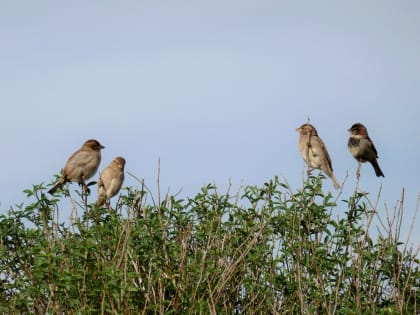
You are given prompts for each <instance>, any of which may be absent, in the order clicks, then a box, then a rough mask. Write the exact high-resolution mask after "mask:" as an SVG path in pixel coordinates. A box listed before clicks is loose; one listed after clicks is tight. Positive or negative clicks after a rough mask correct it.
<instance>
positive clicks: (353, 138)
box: [347, 123, 385, 179]
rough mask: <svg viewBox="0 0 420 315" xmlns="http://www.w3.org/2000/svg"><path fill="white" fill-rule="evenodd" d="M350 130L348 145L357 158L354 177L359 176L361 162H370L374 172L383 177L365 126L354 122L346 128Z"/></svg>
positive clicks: (376, 154) (376, 153)
mask: <svg viewBox="0 0 420 315" xmlns="http://www.w3.org/2000/svg"><path fill="white" fill-rule="evenodd" d="M348 131H349V132H350V138H349V142H348V144H347V145H348V147H349V150H350V153H351V155H353V157H354V158H355V159H356V160H357V162H358V166H357V171H356V177H357V179H359V177H360V167H361V164H362V163H365V162H367V161H368V162H370V164H372V166H373V168H374V170H375V174H376V176H377V177H379V176H382V177H385V175H384V173H382V170H381V168H380V167H379V164H378V161H377V160H376V159H377V158H378V152H377V151H376V148H375V146H374V144H373V142H372V140H370V138H369V136H368V132H367V129H366V127H365V126H363V125H362V124H361V123H355V124H354V125H353V126H351V128H350V129H349V130H348Z"/></svg>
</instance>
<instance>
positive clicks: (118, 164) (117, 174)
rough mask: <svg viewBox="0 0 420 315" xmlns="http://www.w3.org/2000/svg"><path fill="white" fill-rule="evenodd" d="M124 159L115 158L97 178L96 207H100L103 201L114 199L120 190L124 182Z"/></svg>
mask: <svg viewBox="0 0 420 315" xmlns="http://www.w3.org/2000/svg"><path fill="white" fill-rule="evenodd" d="M124 166H125V159H124V158H122V157H120V156H119V157H116V158H115V159H114V160H113V161H112V162H111V164H109V165H108V166H107V167H106V168H105V169H104V171H103V172H102V173H101V175H100V176H99V182H98V201H97V205H98V206H102V205H103V204H104V203H105V201H106V202H109V199H111V198H112V197H114V196H115V195H116V194H117V193H118V192H119V191H120V189H121V186H122V184H123V181H124Z"/></svg>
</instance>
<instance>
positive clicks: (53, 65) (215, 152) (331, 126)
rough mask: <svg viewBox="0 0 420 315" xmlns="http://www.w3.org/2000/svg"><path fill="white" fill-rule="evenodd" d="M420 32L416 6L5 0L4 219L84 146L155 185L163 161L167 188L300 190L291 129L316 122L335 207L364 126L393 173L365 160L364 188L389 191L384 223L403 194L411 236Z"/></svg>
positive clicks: (418, 235)
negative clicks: (338, 185)
mask: <svg viewBox="0 0 420 315" xmlns="http://www.w3.org/2000/svg"><path fill="white" fill-rule="evenodd" d="M419 34H420V2H418V1H414V0H413V1H398V2H395V1H377V0H376V1H369V2H367V1H351V2H343V1H340V2H338V1H336V2H332V1H316V2H314V1H274V0H273V1H264V0H263V1H248V0H241V1H239V0H235V1H229V0H227V1H226V0H224V1H221V0H212V1H177V0H174V1H161V0H154V1H119V2H111V1H88V2H87V1H71V2H57V1H36V2H35V1H23V2H17V1H0V56H1V58H0V104H1V113H2V114H1V116H0V119H1V124H0V133H1V139H2V146H3V154H1V155H0V170H1V174H2V176H1V178H0V187H1V191H2V194H1V196H0V203H1V204H0V213H4V212H5V211H6V210H7V209H9V207H10V206H11V205H14V204H20V203H22V202H24V203H25V204H26V203H28V201H27V200H26V199H25V195H24V193H23V192H22V191H23V190H24V189H26V188H30V187H32V185H33V184H39V183H41V182H44V183H50V182H51V181H52V180H53V178H54V177H53V175H54V174H57V173H58V172H59V171H60V169H61V168H62V167H63V166H64V164H65V162H66V160H67V158H68V157H69V156H70V154H71V153H73V152H74V151H75V150H77V149H78V148H79V147H80V146H81V145H82V143H83V142H84V141H85V140H87V139H90V138H96V139H98V140H99V141H100V142H101V143H102V144H103V145H104V146H106V149H105V150H103V154H102V163H101V166H100V169H103V168H104V167H106V165H108V164H109V162H110V161H111V160H112V159H113V158H114V157H115V156H118V155H121V156H124V157H125V158H126V160H127V168H126V170H127V171H128V172H131V173H133V174H135V175H136V176H137V177H139V178H144V179H145V181H146V184H148V185H149V186H151V187H156V176H157V168H158V167H157V165H158V160H159V158H160V167H161V169H160V171H161V185H162V191H164V192H166V191H167V190H168V189H170V191H171V192H172V193H176V192H177V191H179V190H180V189H182V192H183V193H184V194H186V195H189V196H191V195H194V194H195V193H197V192H198V191H199V190H200V187H201V186H202V185H204V184H207V183H213V182H214V183H216V184H217V185H218V186H219V187H220V191H222V192H223V191H224V190H225V189H226V187H227V186H228V182H229V181H231V182H232V184H233V187H239V185H240V184H241V182H243V183H244V184H249V185H259V186H261V185H262V184H263V183H264V182H266V181H267V180H269V179H271V178H273V177H274V176H275V175H278V176H280V177H281V178H283V177H285V178H286V179H287V180H288V182H289V183H290V184H291V185H292V187H294V188H298V187H300V185H301V181H302V172H303V168H304V164H303V161H302V158H301V157H300V154H299V152H298V149H297V140H298V134H297V132H296V131H295V129H296V128H297V127H299V126H300V125H301V124H302V123H304V122H306V120H307V117H308V116H309V117H310V119H311V123H312V124H313V125H315V127H316V128H317V129H318V133H319V135H320V136H321V138H322V139H323V140H324V142H325V143H326V145H327V148H328V151H329V153H330V156H331V158H332V162H333V167H334V172H335V174H336V177H337V178H338V179H339V181H342V180H344V178H345V177H346V174H347V173H348V175H349V178H348V180H347V182H346V185H345V188H344V191H343V195H342V196H341V198H340V199H347V197H348V196H349V195H350V194H351V193H352V192H353V191H354V186H355V176H354V173H355V170H356V166H357V163H356V161H355V160H354V159H353V157H351V155H350V153H349V152H348V149H347V139H348V136H349V133H348V132H347V129H348V128H349V127H350V126H351V125H352V124H353V123H355V122H362V123H364V124H365V125H366V126H367V128H368V131H369V134H370V136H371V138H372V140H373V141H374V143H375V146H376V148H377V150H378V153H379V164H380V165H381V168H382V170H383V172H384V173H385V176H386V177H385V178H377V177H376V176H375V174H374V171H373V169H372V167H371V166H370V165H368V164H364V165H363V167H362V177H361V181H360V187H361V189H363V190H365V191H368V192H370V194H371V196H372V199H375V196H376V194H377V192H378V191H379V187H380V185H382V195H381V200H380V202H379V209H378V211H379V213H380V215H382V216H383V217H384V216H385V210H384V209H385V207H384V204H387V206H388V208H389V210H392V208H393V207H394V205H395V202H396V201H397V200H399V199H400V197H401V191H402V189H403V188H405V193H406V195H405V202H406V210H405V216H406V222H405V225H404V229H403V232H405V233H406V232H407V231H408V228H409V222H410V221H411V218H412V216H413V215H414V209H415V207H416V203H417V200H418V198H419V193H420V180H419V170H418V164H419V162H418V160H419V156H420V146H419V138H420V127H419V118H420V106H419V100H420V36H419ZM125 185H127V186H130V185H137V183H136V181H135V180H134V179H133V178H131V177H130V176H127V177H126V181H125ZM73 186H76V185H73ZM324 188H325V189H326V190H332V191H333V194H335V195H336V194H337V192H336V191H334V189H333V186H332V184H331V182H330V181H329V180H325V184H324ZM92 198H94V197H92ZM114 202H115V200H114ZM343 207H344V206H343V205H342V206H341V208H343ZM419 225H420V224H419V219H418V218H417V221H416V223H415V227H414V232H413V237H412V241H413V242H414V243H417V244H419V243H420V227H419Z"/></svg>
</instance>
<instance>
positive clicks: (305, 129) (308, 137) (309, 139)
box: [296, 124, 340, 189]
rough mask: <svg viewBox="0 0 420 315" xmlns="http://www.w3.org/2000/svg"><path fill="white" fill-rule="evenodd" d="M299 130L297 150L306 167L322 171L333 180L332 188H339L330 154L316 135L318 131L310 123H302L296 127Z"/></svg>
mask: <svg viewBox="0 0 420 315" xmlns="http://www.w3.org/2000/svg"><path fill="white" fill-rule="evenodd" d="M296 131H297V132H299V134H300V137H299V143H298V146H299V151H300V154H301V155H302V158H303V160H304V161H305V162H306V164H307V165H308V168H309V169H311V168H317V169H321V170H323V171H324V173H325V174H327V176H328V177H329V178H331V180H332V181H333V184H334V188H335V189H339V188H340V184H339V183H338V181H337V179H336V178H335V176H334V173H333V168H332V163H331V158H330V155H329V154H328V151H327V147H326V146H325V144H324V142H323V141H322V140H321V138H320V137H319V136H318V132H317V131H316V129H315V127H314V126H312V125H311V124H303V125H302V126H300V127H299V128H297V129H296Z"/></svg>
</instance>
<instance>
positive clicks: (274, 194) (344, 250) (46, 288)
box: [0, 177, 420, 314]
mask: <svg viewBox="0 0 420 315" xmlns="http://www.w3.org/2000/svg"><path fill="white" fill-rule="evenodd" d="M45 190H46V188H45V187H44V186H43V185H36V186H34V187H33V188H32V189H30V190H26V191H25V192H26V194H27V197H28V200H29V202H30V204H29V205H28V206H24V205H20V206H16V207H15V208H12V209H10V210H9V211H8V213H7V214H4V215H1V216H0V236H1V240H0V241H1V243H0V312H4V313H8V314H416V313H417V312H418V311H419V308H420V307H419V306H418V305H420V304H419V302H420V292H419V291H418V288H419V287H420V280H419V279H420V269H419V261H418V259H417V254H418V253H416V252H415V251H414V250H413V248H412V247H409V246H407V244H404V243H401V242H400V240H399V239H398V233H397V232H398V230H399V228H400V226H395V225H392V224H391V225H389V228H388V229H385V230H384V231H382V232H380V233H379V236H378V237H377V238H376V239H373V237H372V236H371V235H370V234H371V233H369V229H370V227H371V225H372V220H373V219H374V218H375V217H376V216H378V215H379V214H378V213H377V209H375V208H374V207H372V205H371V203H370V202H369V201H368V198H367V196H366V194H365V193H363V192H358V191H356V192H355V193H354V194H353V195H351V196H349V198H348V199H347V200H343V201H338V202H337V201H336V200H334V199H333V196H332V195H331V194H330V193H328V194H325V193H324V192H323V190H322V178H319V177H309V179H308V181H307V182H306V183H305V184H304V187H303V188H302V189H299V190H297V191H293V190H292V189H291V188H290V187H289V186H288V185H287V184H286V183H283V182H281V181H279V179H278V178H277V177H276V178H274V179H273V180H270V181H269V182H267V183H265V184H264V185H262V187H256V186H247V187H243V188H241V189H240V191H239V192H237V193H234V194H230V192H229V191H228V192H227V193H222V194H220V193H219V192H218V190H217V188H216V187H215V186H214V185H208V186H205V187H203V188H202V189H201V191H200V192H199V193H198V194H197V195H196V196H194V197H192V198H185V199H181V198H180V197H178V196H176V195H175V196H166V197H165V198H163V199H162V200H158V201H156V202H155V201H154V199H153V196H151V194H150V193H146V192H145V190H144V189H143V186H141V187H140V188H125V190H124V192H123V193H122V194H121V196H120V199H119V200H118V203H117V205H116V207H115V209H110V208H99V207H97V206H96V205H95V204H94V203H92V204H89V203H87V199H89V198H87V199H85V198H83V196H82V195H81V194H79V195H78V197H77V198H76V199H71V198H70V199H68V198H61V197H64V195H58V196H59V198H57V197H51V196H49V195H47V194H45ZM79 199H80V200H79ZM149 199H150V200H151V201H150V202H148V200H149ZM62 205H70V207H72V215H71V220H70V221H69V222H68V223H63V222H60V220H59V214H60V207H63V206H62ZM76 211H78V212H79V213H83V214H82V215H81V216H80V217H79V216H78V215H77V214H76ZM338 213H340V215H338ZM397 224H400V223H399V222H397Z"/></svg>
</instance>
